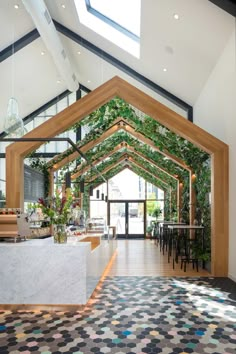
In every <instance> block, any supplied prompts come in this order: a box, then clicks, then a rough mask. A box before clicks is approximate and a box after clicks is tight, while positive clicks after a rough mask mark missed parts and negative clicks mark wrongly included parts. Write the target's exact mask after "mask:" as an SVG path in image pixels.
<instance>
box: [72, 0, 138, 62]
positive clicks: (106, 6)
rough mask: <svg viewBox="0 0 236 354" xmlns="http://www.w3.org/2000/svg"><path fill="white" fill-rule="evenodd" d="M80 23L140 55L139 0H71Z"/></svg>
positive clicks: (130, 51)
mask: <svg viewBox="0 0 236 354" xmlns="http://www.w3.org/2000/svg"><path fill="white" fill-rule="evenodd" d="M74 1H75V6H76V9H77V13H78V16H79V20H80V22H81V23H82V24H83V25H85V26H87V27H89V28H90V29H91V30H93V31H94V32H96V33H98V34H99V35H101V36H103V37H104V38H106V39H108V40H109V41H111V42H113V43H114V44H116V45H118V46H119V47H120V48H122V49H124V50H126V51H127V52H129V53H130V54H132V55H134V56H136V57H138V58H139V47H140V45H139V37H140V14H141V0H112V1H111V0H74Z"/></svg>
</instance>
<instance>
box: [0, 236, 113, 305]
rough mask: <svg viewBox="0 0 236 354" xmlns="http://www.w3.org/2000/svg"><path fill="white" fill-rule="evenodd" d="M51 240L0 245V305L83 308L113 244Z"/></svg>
mask: <svg viewBox="0 0 236 354" xmlns="http://www.w3.org/2000/svg"><path fill="white" fill-rule="evenodd" d="M73 240H74V241H70V238H69V240H68V242H67V243H66V244H55V243H54V241H53V238H52V237H50V238H47V239H42V240H38V239H35V240H28V241H25V242H20V243H0V307H1V305H19V306H20V305H47V306H48V305H82V304H86V303H87V301H88V299H89V297H90V296H91V294H92V292H93V291H94V289H95V287H96V285H97V283H98V282H99V280H100V278H101V275H102V274H103V272H104V270H105V268H106V266H107V264H108V263H109V261H110V259H111V257H112V255H113V254H114V252H115V250H116V240H109V242H108V240H106V239H103V237H101V241H100V244H99V245H98V246H97V247H96V248H95V249H93V250H91V242H79V239H76V238H73Z"/></svg>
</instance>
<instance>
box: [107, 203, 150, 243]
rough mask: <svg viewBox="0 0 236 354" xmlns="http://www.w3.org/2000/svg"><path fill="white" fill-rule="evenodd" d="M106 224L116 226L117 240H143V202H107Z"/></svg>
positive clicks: (144, 217) (144, 218)
mask: <svg viewBox="0 0 236 354" xmlns="http://www.w3.org/2000/svg"><path fill="white" fill-rule="evenodd" d="M108 224H109V225H112V226H116V233H117V237H118V238H126V239H128V238H129V239H132V238H133V239H135V238H144V236H145V231H146V203H145V201H144V200H142V201H140V200H139V201H137V200H125V201H112V202H111V201H109V203H108Z"/></svg>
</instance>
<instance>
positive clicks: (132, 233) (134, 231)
mask: <svg viewBox="0 0 236 354" xmlns="http://www.w3.org/2000/svg"><path fill="white" fill-rule="evenodd" d="M127 204H128V220H127V221H128V236H129V237H130V238H131V237H144V202H127Z"/></svg>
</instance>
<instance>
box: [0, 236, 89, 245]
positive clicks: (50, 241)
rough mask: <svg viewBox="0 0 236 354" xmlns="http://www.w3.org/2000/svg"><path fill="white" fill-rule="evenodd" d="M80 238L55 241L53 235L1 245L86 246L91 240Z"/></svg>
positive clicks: (2, 243)
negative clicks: (86, 240)
mask: <svg viewBox="0 0 236 354" xmlns="http://www.w3.org/2000/svg"><path fill="white" fill-rule="evenodd" d="M79 241H80V240H79V239H77V238H75V237H71V238H70V237H68V239H67V243H61V244H58V243H54V240H53V237H48V238H44V239H32V240H26V241H21V242H14V243H13V242H12V243H9V242H6V243H4V242H1V243H0V247H32V246H35V247H41V246H44V247H45V246H46V247H74V246H76V247H86V245H87V244H88V243H89V242H79Z"/></svg>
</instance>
